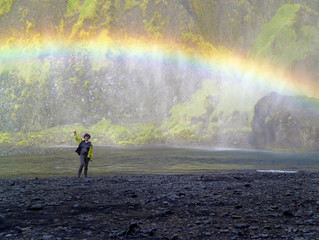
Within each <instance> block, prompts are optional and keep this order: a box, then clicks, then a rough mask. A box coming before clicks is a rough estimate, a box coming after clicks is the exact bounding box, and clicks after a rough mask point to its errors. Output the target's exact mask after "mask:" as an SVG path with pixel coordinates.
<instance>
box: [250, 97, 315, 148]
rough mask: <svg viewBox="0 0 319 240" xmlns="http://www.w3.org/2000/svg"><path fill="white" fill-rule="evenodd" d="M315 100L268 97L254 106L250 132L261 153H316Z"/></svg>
mask: <svg viewBox="0 0 319 240" xmlns="http://www.w3.org/2000/svg"><path fill="white" fill-rule="evenodd" d="M318 117H319V114H318V100H317V99H310V98H306V97H288V96H281V95H279V94H277V93H270V94H269V95H267V96H265V97H263V98H262V99H260V100H259V101H258V103H257V104H256V106H255V112H254V119H253V122H252V131H253V134H254V139H255V146H256V147H257V148H261V149H272V150H297V151H307V150H308V151H309V150H318V149H319V122H318Z"/></svg>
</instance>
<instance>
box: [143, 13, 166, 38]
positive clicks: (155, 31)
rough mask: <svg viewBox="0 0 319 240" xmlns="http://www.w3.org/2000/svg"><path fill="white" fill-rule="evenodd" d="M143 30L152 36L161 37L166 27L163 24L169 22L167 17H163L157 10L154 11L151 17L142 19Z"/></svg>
mask: <svg viewBox="0 0 319 240" xmlns="http://www.w3.org/2000/svg"><path fill="white" fill-rule="evenodd" d="M143 22H144V29H145V32H146V33H147V34H148V35H149V36H150V37H152V38H158V39H162V38H163V36H164V34H165V30H166V27H165V25H166V24H167V23H168V22H169V17H168V16H167V17H165V18H163V16H162V14H161V13H160V12H158V11H155V12H154V14H153V16H152V18H151V19H150V20H149V21H147V20H146V19H144V20H143Z"/></svg>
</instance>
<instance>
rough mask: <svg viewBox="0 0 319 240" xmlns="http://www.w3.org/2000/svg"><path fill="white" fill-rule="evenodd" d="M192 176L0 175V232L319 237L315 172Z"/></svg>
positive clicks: (46, 237)
mask: <svg viewBox="0 0 319 240" xmlns="http://www.w3.org/2000/svg"><path fill="white" fill-rule="evenodd" d="M199 176H200V177H199ZM199 176H197V175H196V174H194V175H186V174H185V175H158V176H157V175H154V176H151V175H150V176H145V175H143V176H139V175H136V176H129V177H126V176H114V177H113V176H110V177H92V178H89V179H78V178H71V177H70V178H52V179H41V178H38V179H13V180H8V179H0V193H1V204H0V213H1V214H0V232H1V233H0V239H2V238H4V239H6V238H7V239H19V240H20V239H21V240H22V239H34V240H35V239H43V240H51V239H52V240H53V239H54V240H55V239H57V240H59V239H70V240H74V239H78V236H79V234H81V236H83V239H88V240H89V239H94V238H95V239H108V238H110V239H126V238H127V239H129V238H130V239H152V238H154V239H217V240H219V239H275V238H276V236H277V237H278V236H280V237H281V239H286V240H288V239H295V240H304V239H319V231H318V227H317V226H318V225H319V218H318V216H319V200H313V199H318V197H319V196H315V195H314V194H315V193H314V192H313V191H311V189H315V188H316V187H317V186H318V185H319V173H307V172H300V173H297V174H294V175H293V176H292V175H289V176H288V175H287V174H281V173H276V174H267V173H256V172H251V171H247V172H244V173H242V172H229V173H216V174H214V173H212V174H201V175H199ZM10 184H12V186H10ZM296 185H297V186H298V187H296ZM22 189H23V191H22ZM247 190H249V192H248V191H247ZM248 193H249V194H248ZM288 224H289V225H288Z"/></svg>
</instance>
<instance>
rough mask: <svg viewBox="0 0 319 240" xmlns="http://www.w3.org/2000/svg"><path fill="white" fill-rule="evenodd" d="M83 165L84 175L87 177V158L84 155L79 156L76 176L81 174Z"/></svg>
mask: <svg viewBox="0 0 319 240" xmlns="http://www.w3.org/2000/svg"><path fill="white" fill-rule="evenodd" d="M83 167H84V177H87V174H88V167H89V158H88V157H85V156H80V167H79V171H78V177H80V176H81V173H82V169H83Z"/></svg>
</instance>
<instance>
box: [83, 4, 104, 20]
mask: <svg viewBox="0 0 319 240" xmlns="http://www.w3.org/2000/svg"><path fill="white" fill-rule="evenodd" d="M99 8H100V1H99V0H85V1H84V3H83V5H82V7H81V11H80V19H84V20H92V21H94V20H97V19H98V11H99Z"/></svg>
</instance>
